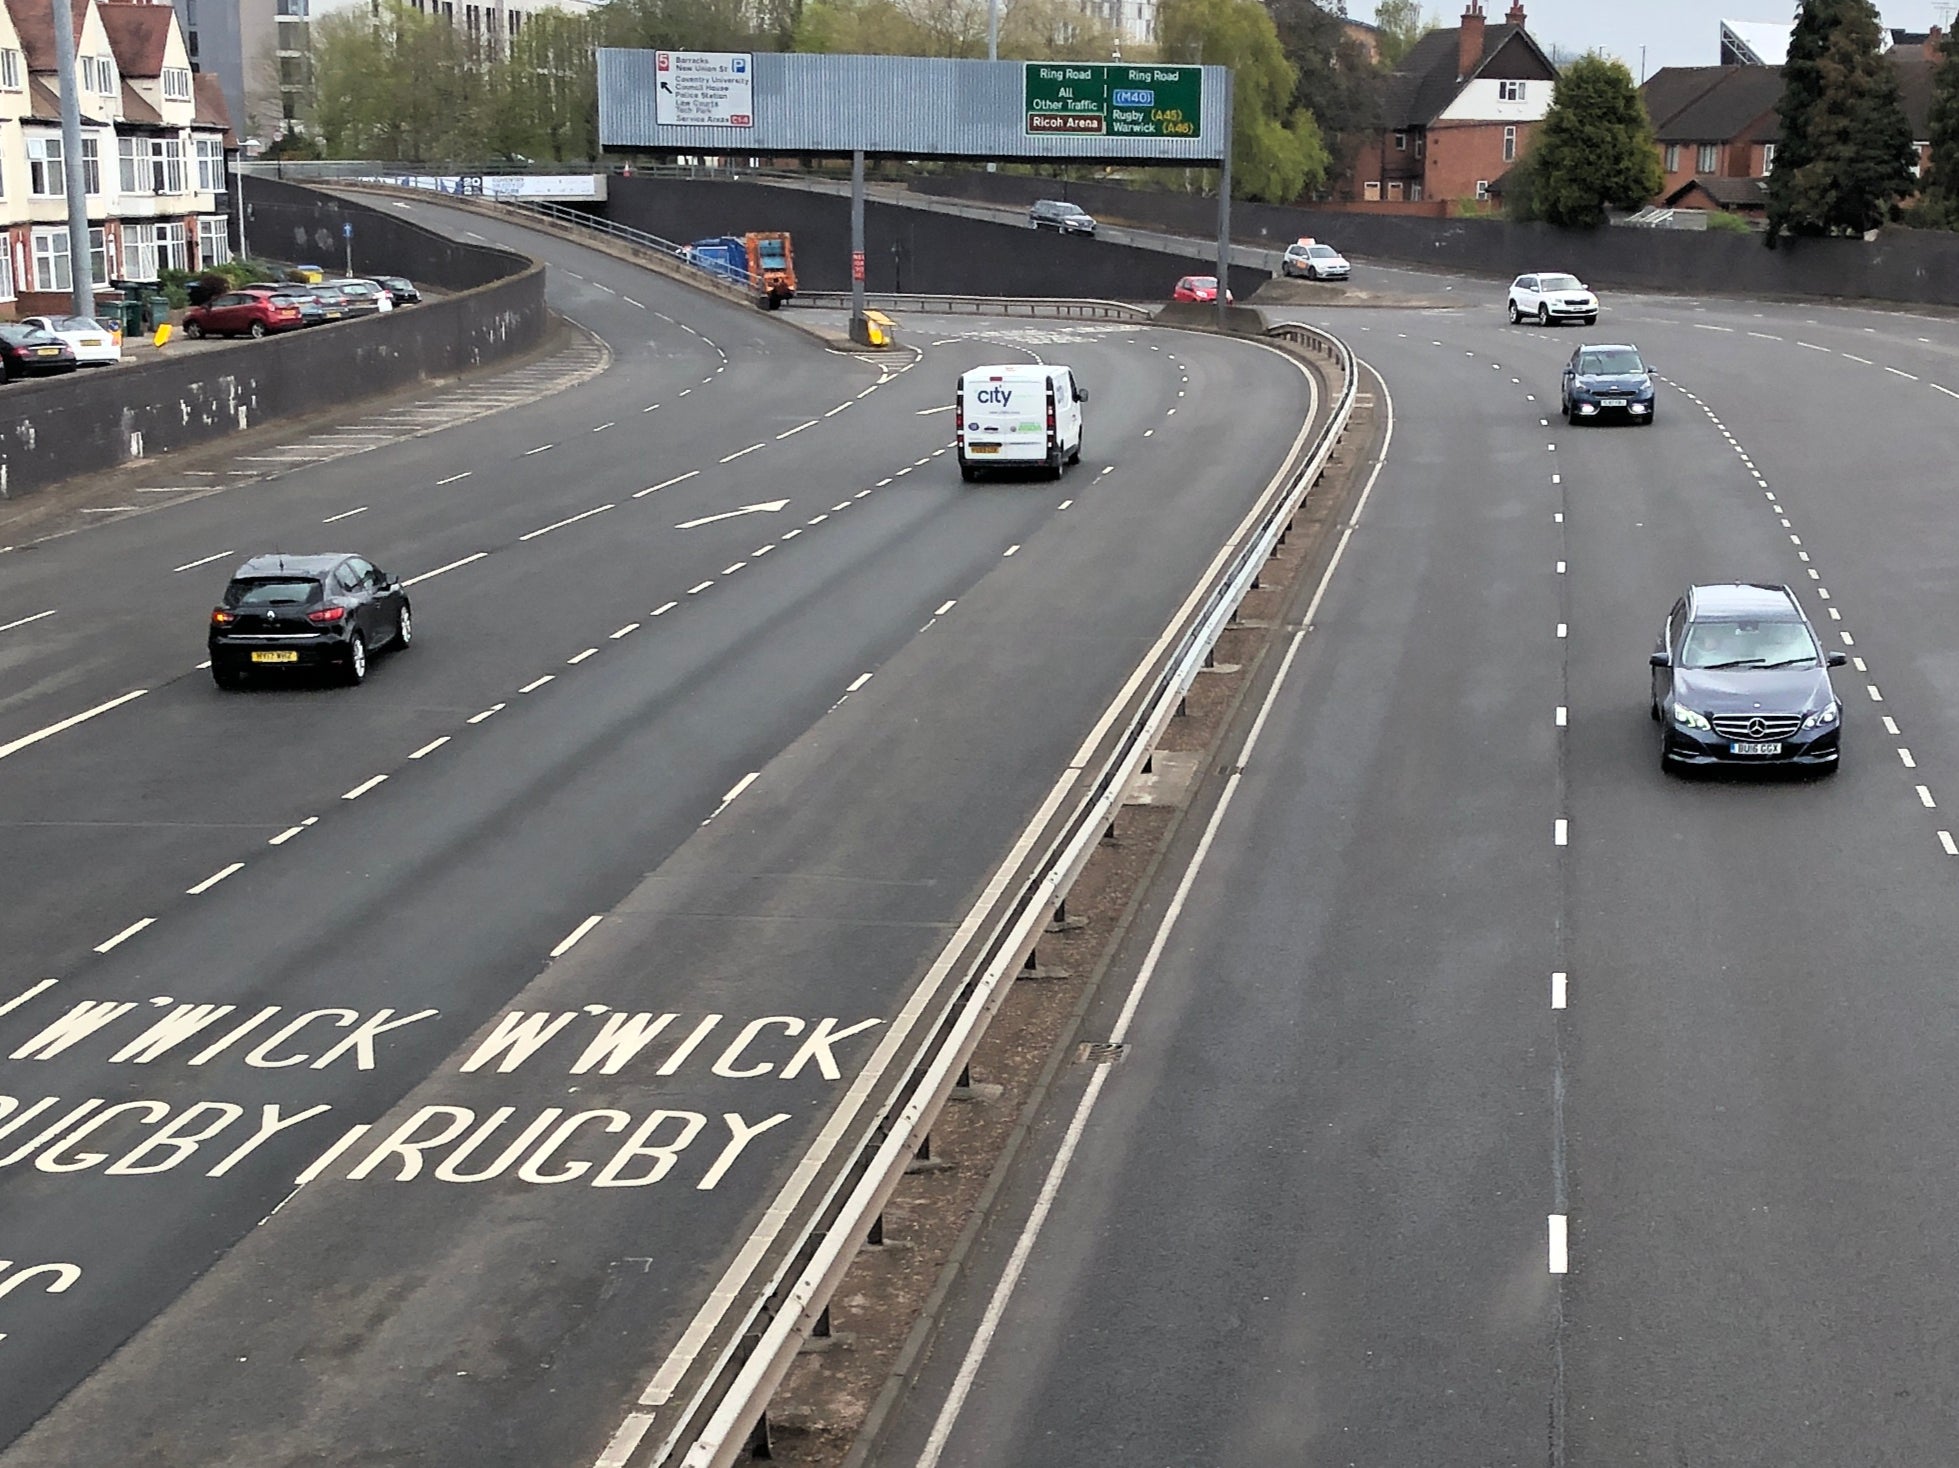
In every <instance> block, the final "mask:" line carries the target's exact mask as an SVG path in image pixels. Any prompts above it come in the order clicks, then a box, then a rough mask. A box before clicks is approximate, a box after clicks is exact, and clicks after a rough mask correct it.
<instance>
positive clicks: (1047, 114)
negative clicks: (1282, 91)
mask: <svg viewBox="0 0 1959 1468" xmlns="http://www.w3.org/2000/svg"><path fill="white" fill-rule="evenodd" d="M1025 78H1026V81H1025V86H1026V103H1027V135H1028V136H1029V137H1040V136H1047V135H1051V134H1066V135H1070V136H1081V135H1084V134H1088V135H1101V136H1104V137H1111V138H1195V137H1198V136H1201V134H1202V132H1203V125H1202V120H1201V118H1202V106H1201V104H1202V101H1203V96H1204V80H1203V70H1202V68H1200V67H1195V66H1122V65H1117V66H1098V65H1093V64H1084V63H1078V62H1068V61H1030V62H1028V63H1027V67H1026V72H1025Z"/></svg>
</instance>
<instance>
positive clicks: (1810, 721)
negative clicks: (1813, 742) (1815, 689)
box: [1803, 701, 1841, 729]
mask: <svg viewBox="0 0 1959 1468" xmlns="http://www.w3.org/2000/svg"><path fill="white" fill-rule="evenodd" d="M1840 707H1841V705H1839V704H1837V703H1836V702H1835V701H1832V702H1830V703H1826V704H1824V705H1823V707H1822V708H1820V709H1818V710H1817V711H1816V712H1815V713H1813V714H1811V715H1810V716H1809V717H1808V718H1806V719H1804V720H1803V727H1804V728H1805V729H1817V728H1823V729H1827V728H1829V727H1830V725H1832V724H1834V723H1835V722H1836V721H1837V710H1838V709H1839V708H1840Z"/></svg>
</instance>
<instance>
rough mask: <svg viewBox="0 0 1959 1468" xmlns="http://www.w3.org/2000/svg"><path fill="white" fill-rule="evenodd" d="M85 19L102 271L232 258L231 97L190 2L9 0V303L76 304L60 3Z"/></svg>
mask: <svg viewBox="0 0 1959 1468" xmlns="http://www.w3.org/2000/svg"><path fill="white" fill-rule="evenodd" d="M57 16H61V17H64V18H65V19H66V20H67V21H68V23H69V24H71V25H72V26H73V27H74V33H75V58H76V75H77V79H78V81H79V82H80V87H79V91H80V101H81V114H82V159H83V170H84V179H85V186H86V188H87V192H88V218H89V242H88V250H89V274H90V278H91V279H92V280H93V281H94V282H95V283H96V284H97V285H98V286H102V285H105V284H106V283H107V282H109V281H112V280H122V279H127V280H135V281H144V280H154V279H156V276H157V271H158V270H159V269H163V268H170V267H175V268H177V269H183V270H189V269H195V268H197V267H199V266H201V265H205V264H215V263H218V262H220V261H223V260H227V259H229V258H230V244H229V231H228V227H227V225H228V221H227V220H226V217H225V202H226V199H225V193H226V184H227V179H226V176H225V152H226V146H227V142H228V141H229V127H230V124H229V120H228V118H227V115H226V112H225V108H224V98H223V96H222V95H221V94H218V93H217V92H216V91H215V90H214V89H213V88H211V87H209V86H200V85H199V83H200V82H201V81H203V80H204V79H203V78H200V77H198V76H196V75H195V74H194V73H193V72H192V71H191V68H190V56H189V53H188V52H187V51H186V49H185V47H184V38H183V33H182V31H181V30H180V29H179V27H178V24H177V17H176V12H175V11H174V10H172V9H171V8H170V6H168V5H151V4H140V3H128V0H54V3H53V4H50V3H49V0H3V3H0V229H4V231H5V234H6V242H5V248H4V250H0V310H8V309H11V310H12V311H13V312H14V313H15V314H16V315H19V316H31V315H36V314H39V313H41V312H63V311H66V310H68V308H69V304H70V302H69V281H70V258H69V240H68V227H67V226H68V184H67V177H66V174H65V172H64V169H63V152H62V139H61V107H60V100H59V94H58V92H57V90H56V89H57V87H58V85H59V82H58V79H57V76H56V71H55V57H54V51H55V44H54V43H55V34H54V26H55V24H56V23H57V22H56V17H57Z"/></svg>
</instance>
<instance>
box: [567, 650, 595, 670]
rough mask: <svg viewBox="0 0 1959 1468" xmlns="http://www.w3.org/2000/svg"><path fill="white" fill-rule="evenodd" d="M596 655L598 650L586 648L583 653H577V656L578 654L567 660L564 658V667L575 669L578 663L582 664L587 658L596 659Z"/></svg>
mask: <svg viewBox="0 0 1959 1468" xmlns="http://www.w3.org/2000/svg"><path fill="white" fill-rule="evenodd" d="M598 655H599V650H598V649H597V648H596V647H588V648H586V649H585V651H583V652H581V653H579V654H578V655H577V656H576V657H569V658H566V659H565V666H566V667H568V668H575V667H577V666H578V665H579V664H580V663H582V662H584V661H585V659H587V658H595V657H597V656H598Z"/></svg>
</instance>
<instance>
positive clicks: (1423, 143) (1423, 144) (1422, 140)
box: [1415, 133, 1428, 158]
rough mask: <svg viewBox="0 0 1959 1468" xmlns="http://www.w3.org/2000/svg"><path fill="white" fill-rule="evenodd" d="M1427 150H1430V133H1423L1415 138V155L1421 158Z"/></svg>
mask: <svg viewBox="0 0 1959 1468" xmlns="http://www.w3.org/2000/svg"><path fill="white" fill-rule="evenodd" d="M1426 152H1428V134H1427V133H1423V134H1422V135H1421V136H1420V137H1418V138H1416V139H1415V156H1416V157H1417V158H1419V157H1421V156H1422V155H1423V154H1424V153H1426Z"/></svg>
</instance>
